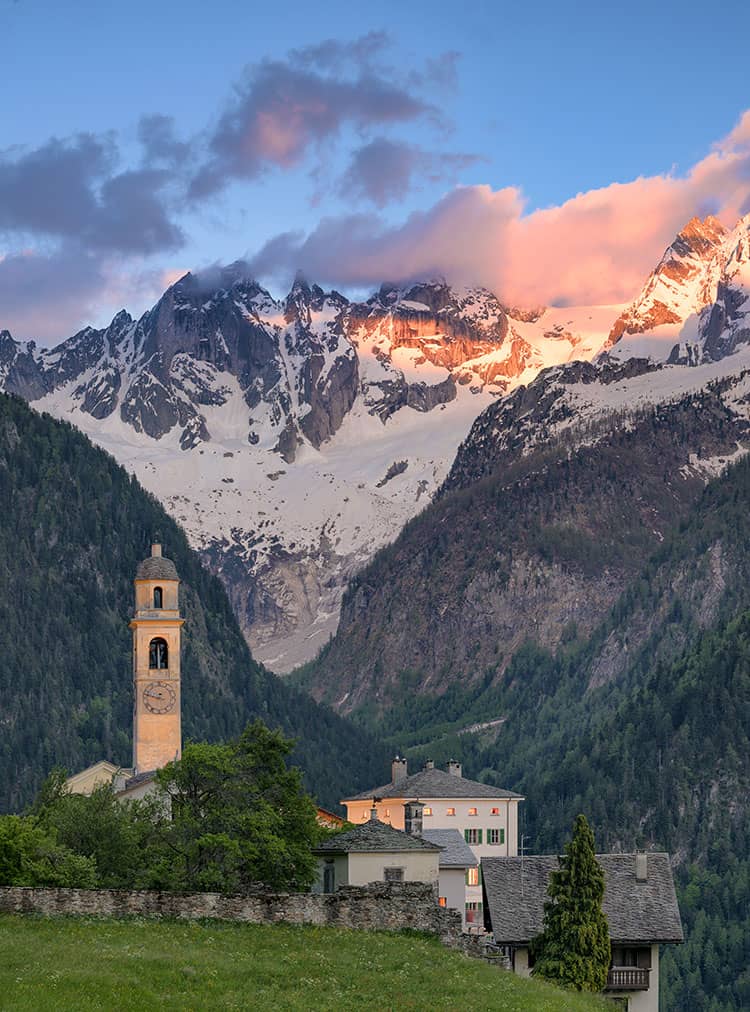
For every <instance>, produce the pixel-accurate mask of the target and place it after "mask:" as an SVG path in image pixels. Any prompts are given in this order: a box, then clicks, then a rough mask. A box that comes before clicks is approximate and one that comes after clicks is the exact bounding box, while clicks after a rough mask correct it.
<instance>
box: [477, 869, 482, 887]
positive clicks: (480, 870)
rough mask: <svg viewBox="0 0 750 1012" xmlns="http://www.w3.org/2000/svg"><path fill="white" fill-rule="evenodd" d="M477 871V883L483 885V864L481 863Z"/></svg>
mask: <svg viewBox="0 0 750 1012" xmlns="http://www.w3.org/2000/svg"><path fill="white" fill-rule="evenodd" d="M477 872H478V873H479V882H478V883H477V885H481V884H482V866H481V864H480V865H479V867H478V868H477Z"/></svg>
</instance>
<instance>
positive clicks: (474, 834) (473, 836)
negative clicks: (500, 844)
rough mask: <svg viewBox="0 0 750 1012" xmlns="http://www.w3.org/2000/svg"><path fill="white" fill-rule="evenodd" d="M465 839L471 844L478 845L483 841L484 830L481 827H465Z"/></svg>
mask: <svg viewBox="0 0 750 1012" xmlns="http://www.w3.org/2000/svg"><path fill="white" fill-rule="evenodd" d="M464 840H466V842H467V843H468V844H469V846H472V845H473V846H477V845H478V844H480V843H481V842H482V830H481V829H465V830H464Z"/></svg>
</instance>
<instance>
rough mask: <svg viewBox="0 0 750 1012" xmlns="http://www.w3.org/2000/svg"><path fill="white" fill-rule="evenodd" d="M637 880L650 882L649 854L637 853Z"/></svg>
mask: <svg viewBox="0 0 750 1012" xmlns="http://www.w3.org/2000/svg"><path fill="white" fill-rule="evenodd" d="M635 880H636V882H648V854H636V855H635Z"/></svg>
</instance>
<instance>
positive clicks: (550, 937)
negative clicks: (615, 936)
mask: <svg viewBox="0 0 750 1012" xmlns="http://www.w3.org/2000/svg"><path fill="white" fill-rule="evenodd" d="M547 893H548V895H549V897H550V898H549V900H548V901H547V902H546V903H545V904H544V930H543V931H542V934H541V935H539V936H538V937H537V938H536V939H534V942H533V950H534V953H535V955H536V965H535V967H534V974H535V975H536V976H539V977H544V978H545V979H546V980H550V981H553V982H554V983H556V984H559V985H561V986H563V987H569V988H573V989H575V990H577V991H601V990H602V989H603V988H604V985H605V984H606V982H607V971H608V969H609V964H610V956H611V952H610V943H609V927H608V925H607V919H606V917H605V916H604V913H603V911H602V898H603V896H604V872H603V871H602V869H601V866H600V865H599V863H598V861H597V860H596V854H595V851H594V834H593V832H592V830H591V827H590V826H589V824H588V822H587V821H586V817H585V815H579V816H577V818H576V820H575V823H574V824H573V836H572V839H571V840H570V841H569V842H568V843H567V844H566V845H565V855H564V856H563V857H561V858H560V868H559V869H558V870H557V871H553V872H552V874H551V875H550V881H549V885H548V887H547Z"/></svg>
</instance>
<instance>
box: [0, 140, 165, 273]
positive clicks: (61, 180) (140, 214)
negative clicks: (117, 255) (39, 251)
mask: <svg viewBox="0 0 750 1012" xmlns="http://www.w3.org/2000/svg"><path fill="white" fill-rule="evenodd" d="M118 161H119V150H118V147H117V144H116V142H115V139H114V135H112V134H106V135H102V136H97V135H94V134H90V133H84V134H79V135H77V136H76V137H74V138H68V139H65V140H59V139H57V138H52V139H51V140H49V141H47V143H46V144H44V145H42V146H41V147H38V148H35V149H34V150H31V151H23V152H20V153H17V152H13V151H5V152H3V153H2V154H0V232H5V233H6V234H7V233H12V232H15V233H21V234H26V235H33V236H42V237H47V238H56V239H60V240H75V241H76V242H78V243H81V244H82V245H84V246H86V247H88V248H89V249H97V250H112V251H118V252H122V253H128V254H148V253H154V252H159V251H164V250H170V249H175V248H177V247H179V246H180V245H182V243H183V241H184V236H183V233H182V230H181V229H180V228H179V226H178V225H177V224H176V223H175V222H174V221H173V220H172V217H171V215H170V213H169V211H168V208H167V200H166V192H165V191H166V190H167V188H168V187H169V186H170V184H171V183H172V182H173V181H174V177H173V175H172V173H171V172H169V171H168V170H166V169H159V168H150V167H144V168H141V169H130V170H126V171H122V172H118V171H117V164H118Z"/></svg>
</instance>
